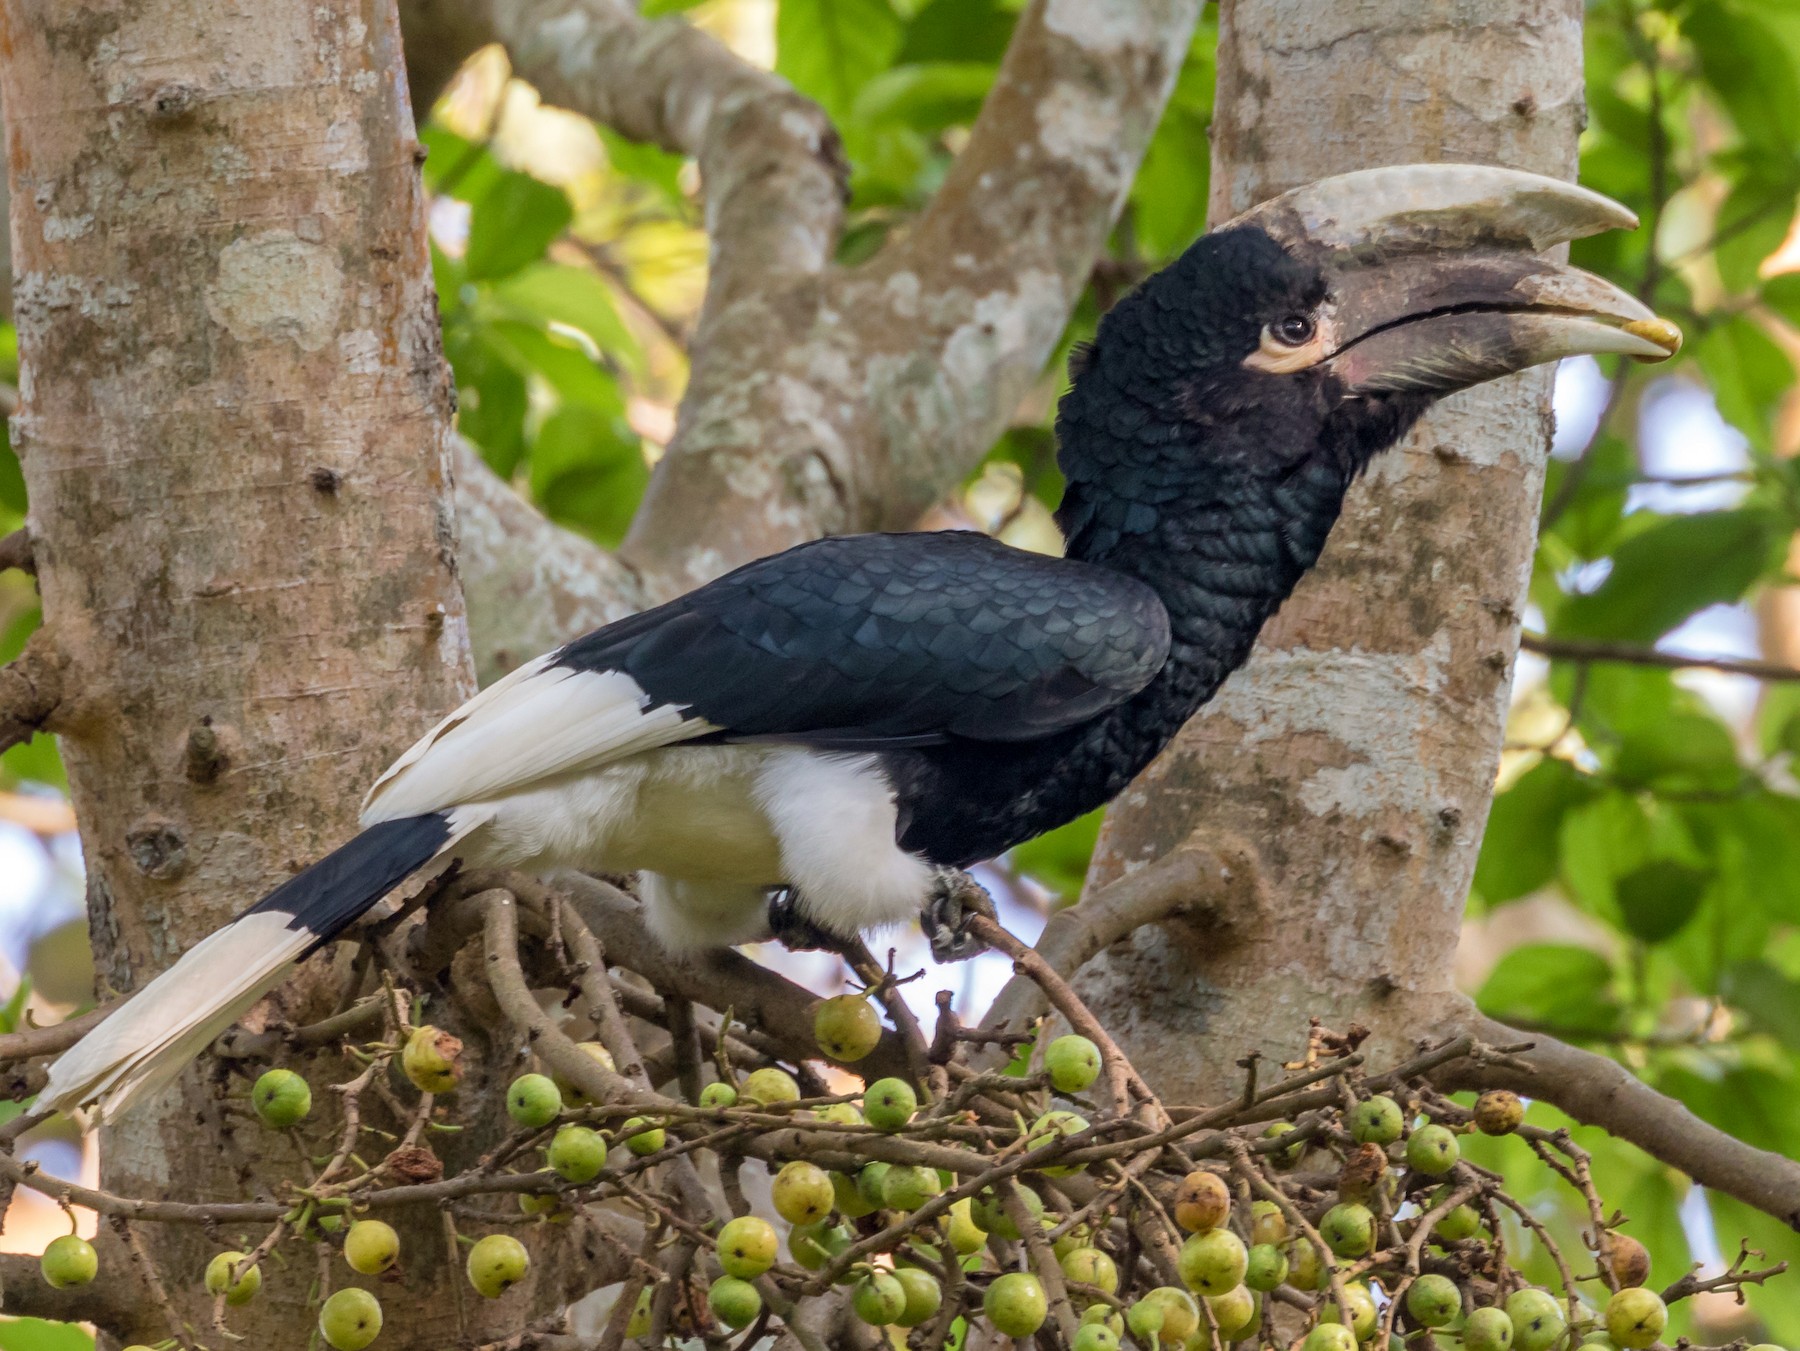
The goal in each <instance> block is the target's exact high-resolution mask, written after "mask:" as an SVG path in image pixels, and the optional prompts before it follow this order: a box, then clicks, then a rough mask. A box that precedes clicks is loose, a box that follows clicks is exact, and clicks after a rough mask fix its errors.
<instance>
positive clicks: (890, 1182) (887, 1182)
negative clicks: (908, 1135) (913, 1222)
mask: <svg viewBox="0 0 1800 1351" xmlns="http://www.w3.org/2000/svg"><path fill="white" fill-rule="evenodd" d="M943 1190H944V1184H943V1183H942V1182H940V1181H939V1180H938V1175H937V1169H935V1168H927V1167H925V1166H924V1165H922V1164H899V1163H897V1164H895V1165H894V1166H893V1167H892V1168H889V1169H888V1170H887V1175H886V1176H885V1177H883V1178H882V1179H881V1203H882V1204H883V1205H884V1206H886V1207H887V1208H888V1209H889V1210H904V1211H908V1212H911V1211H914V1210H917V1209H918V1208H919V1207H920V1206H922V1205H924V1204H925V1203H926V1202H927V1201H929V1200H930V1199H931V1198H932V1197H934V1196H936V1195H937V1194H938V1193H939V1192H941V1191H943Z"/></svg>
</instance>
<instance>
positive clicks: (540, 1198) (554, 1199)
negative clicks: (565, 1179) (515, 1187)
mask: <svg viewBox="0 0 1800 1351" xmlns="http://www.w3.org/2000/svg"><path fill="white" fill-rule="evenodd" d="M561 1209H562V1197H560V1196H558V1195H557V1194H556V1193H555V1192H544V1193H542V1194H539V1193H535V1192H520V1193H519V1210H520V1212H521V1213H522V1214H525V1215H554V1214H556V1212H557V1211H559V1210H561Z"/></svg>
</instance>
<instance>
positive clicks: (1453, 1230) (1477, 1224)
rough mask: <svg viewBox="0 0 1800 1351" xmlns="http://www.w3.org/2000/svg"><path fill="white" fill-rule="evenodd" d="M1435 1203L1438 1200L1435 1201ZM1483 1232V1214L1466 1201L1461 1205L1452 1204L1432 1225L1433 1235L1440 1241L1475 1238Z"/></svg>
mask: <svg viewBox="0 0 1800 1351" xmlns="http://www.w3.org/2000/svg"><path fill="white" fill-rule="evenodd" d="M1433 1204H1434V1205H1435V1204H1436V1202H1433ZM1480 1232H1481V1214H1480V1212H1478V1211H1477V1210H1476V1209H1475V1207H1474V1206H1472V1205H1470V1204H1468V1203H1467V1202H1466V1201H1465V1202H1464V1203H1463V1204H1462V1205H1460V1206H1452V1207H1451V1208H1450V1209H1449V1210H1446V1211H1445V1212H1444V1215H1443V1218H1442V1219H1440V1220H1439V1221H1438V1222H1437V1223H1436V1224H1435V1225H1434V1226H1432V1230H1431V1236H1432V1237H1433V1238H1434V1239H1436V1240H1437V1241H1438V1242H1439V1243H1456V1242H1460V1241H1461V1240H1463V1239H1466V1238H1474V1237H1475V1235H1477V1234H1479V1233H1480Z"/></svg>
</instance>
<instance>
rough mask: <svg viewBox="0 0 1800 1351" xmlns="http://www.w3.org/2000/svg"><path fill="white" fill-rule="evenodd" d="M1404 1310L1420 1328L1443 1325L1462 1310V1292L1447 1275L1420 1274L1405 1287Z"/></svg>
mask: <svg viewBox="0 0 1800 1351" xmlns="http://www.w3.org/2000/svg"><path fill="white" fill-rule="evenodd" d="M1406 1311H1407V1313H1409V1314H1411V1315H1412V1319H1413V1322H1415V1323H1417V1324H1418V1325H1419V1326H1420V1327H1422V1328H1441V1327H1444V1326H1446V1325H1447V1324H1449V1323H1452V1322H1455V1321H1456V1316H1457V1315H1458V1314H1460V1313H1461V1312H1462V1292H1461V1291H1459V1290H1458V1289H1457V1288H1456V1282H1455V1281H1453V1280H1451V1279H1450V1278H1449V1277H1448V1276H1439V1275H1436V1274H1427V1275H1424V1276H1421V1277H1419V1279H1418V1280H1416V1281H1414V1282H1413V1283H1412V1285H1411V1286H1410V1287H1409V1288H1408V1289H1407V1292H1406Z"/></svg>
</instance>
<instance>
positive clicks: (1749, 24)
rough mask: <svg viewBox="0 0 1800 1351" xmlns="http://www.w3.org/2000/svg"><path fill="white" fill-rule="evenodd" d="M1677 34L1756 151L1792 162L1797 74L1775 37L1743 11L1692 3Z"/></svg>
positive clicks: (1799, 106)
mask: <svg viewBox="0 0 1800 1351" xmlns="http://www.w3.org/2000/svg"><path fill="white" fill-rule="evenodd" d="M1682 32H1683V34H1684V35H1685V36H1686V37H1687V39H1688V40H1689V41H1690V42H1691V43H1693V45H1694V51H1695V54H1696V55H1697V56H1698V57H1699V58H1700V73H1701V76H1702V78H1703V79H1704V80H1705V81H1706V83H1707V84H1708V85H1709V86H1710V87H1711V89H1712V92H1713V93H1714V95H1716V96H1717V98H1718V100H1719V102H1720V103H1722V104H1723V105H1724V106H1725V108H1726V110H1727V111H1728V112H1729V113H1730V114H1731V118H1732V121H1733V122H1734V123H1735V124H1736V126H1737V131H1738V135H1740V136H1742V137H1743V138H1744V140H1745V141H1746V142H1747V143H1749V144H1750V145H1752V146H1753V147H1755V149H1756V150H1757V151H1758V152H1759V153H1763V154H1767V155H1770V156H1771V157H1773V158H1775V159H1777V160H1780V161H1785V162H1788V163H1792V162H1793V159H1794V146H1795V145H1796V143H1800V71H1796V68H1795V62H1794V57H1793V52H1792V50H1791V48H1790V46H1789V44H1787V43H1786V42H1783V41H1782V39H1781V37H1780V35H1779V34H1778V33H1777V32H1776V31H1775V30H1773V29H1771V28H1770V27H1769V25H1768V24H1767V23H1765V22H1764V21H1763V19H1762V18H1761V17H1760V16H1758V15H1755V14H1750V13H1746V12H1745V7H1743V6H1739V5H1732V4H1725V3H1719V2H1718V0H1711V2H1703V3H1697V4H1695V5H1694V6H1693V7H1692V9H1691V10H1690V12H1689V13H1688V14H1687V16H1686V17H1685V18H1684V20H1683V21H1682Z"/></svg>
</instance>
